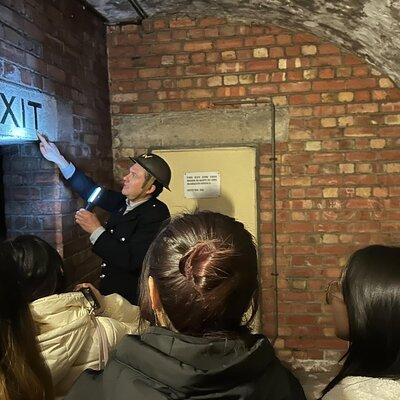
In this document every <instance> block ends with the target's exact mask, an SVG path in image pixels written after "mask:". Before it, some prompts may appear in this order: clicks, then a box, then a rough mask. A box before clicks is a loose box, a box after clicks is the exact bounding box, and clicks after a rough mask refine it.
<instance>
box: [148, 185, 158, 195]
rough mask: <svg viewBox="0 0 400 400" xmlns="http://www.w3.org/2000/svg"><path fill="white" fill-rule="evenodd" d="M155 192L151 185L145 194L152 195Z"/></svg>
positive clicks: (153, 186)
mask: <svg viewBox="0 0 400 400" xmlns="http://www.w3.org/2000/svg"><path fill="white" fill-rule="evenodd" d="M155 190H156V187H155V185H151V186H150V188H149V189H147V192H146V194H152V193H153V192H154V191H155Z"/></svg>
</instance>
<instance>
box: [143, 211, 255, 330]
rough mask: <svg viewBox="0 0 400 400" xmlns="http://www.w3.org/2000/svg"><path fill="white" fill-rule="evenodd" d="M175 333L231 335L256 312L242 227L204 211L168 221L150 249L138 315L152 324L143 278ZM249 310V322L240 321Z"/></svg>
mask: <svg viewBox="0 0 400 400" xmlns="http://www.w3.org/2000/svg"><path fill="white" fill-rule="evenodd" d="M149 276H151V277H152V278H153V279H154V282H155V285H156V288H157V290H158V293H159V297H160V301H161V303H162V307H163V310H164V312H165V314H166V316H167V317H168V319H169V320H170V322H171V325H172V326H173V327H174V328H175V329H176V330H177V331H179V332H181V333H185V334H190V335H193V336H204V335H225V336H235V335H239V334H241V333H243V332H245V331H247V327H248V326H249V324H250V322H251V320H252V318H253V317H254V314H255V312H256V309H257V305H258V302H257V299H258V279H257V253H256V249H255V245H254V242H253V238H252V236H251V234H250V233H249V232H248V231H247V230H246V229H245V228H244V226H243V224H242V223H240V222H238V221H236V220H235V219H233V218H230V217H228V216H226V215H223V214H219V213H213V212H210V211H203V212H196V213H194V214H183V215H182V216H179V217H176V218H175V219H173V220H172V221H171V222H170V223H169V225H167V226H166V227H165V228H164V229H163V230H162V231H161V232H160V233H159V235H158V236H157V238H156V239H155V240H154V242H153V243H152V245H151V246H150V248H149V250H148V252H147V255H146V258H145V260H144V264H143V272H142V277H141V291H140V292H141V298H140V305H141V314H142V317H143V318H144V319H146V320H148V321H150V322H151V323H153V324H154V323H155V320H154V314H153V311H152V309H151V304H150V299H149V290H148V278H149ZM250 307H252V317H251V318H250V319H249V321H245V322H243V316H244V314H245V313H246V311H247V310H248V309H249V308H250Z"/></svg>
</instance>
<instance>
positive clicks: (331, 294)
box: [325, 279, 343, 305]
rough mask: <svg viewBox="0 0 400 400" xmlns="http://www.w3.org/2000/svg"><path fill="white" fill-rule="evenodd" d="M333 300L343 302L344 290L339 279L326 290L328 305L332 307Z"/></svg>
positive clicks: (330, 283)
mask: <svg viewBox="0 0 400 400" xmlns="http://www.w3.org/2000/svg"><path fill="white" fill-rule="evenodd" d="M333 298H337V299H340V300H343V295H342V288H341V285H340V280H339V279H335V280H334V281H331V282H329V283H328V286H327V287H326V289H325V300H326V304H329V305H331V304H332V301H333Z"/></svg>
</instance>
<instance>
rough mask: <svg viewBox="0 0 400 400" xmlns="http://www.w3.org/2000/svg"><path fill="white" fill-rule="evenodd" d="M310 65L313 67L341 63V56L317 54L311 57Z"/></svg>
mask: <svg viewBox="0 0 400 400" xmlns="http://www.w3.org/2000/svg"><path fill="white" fill-rule="evenodd" d="M311 65H312V66H314V67H321V66H325V65H326V66H331V65H342V58H341V56H319V57H313V58H312V59H311Z"/></svg>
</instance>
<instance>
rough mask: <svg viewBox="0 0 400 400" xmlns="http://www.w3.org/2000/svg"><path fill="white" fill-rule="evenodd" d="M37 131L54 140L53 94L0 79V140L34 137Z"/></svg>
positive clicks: (55, 124) (17, 141)
mask: <svg viewBox="0 0 400 400" xmlns="http://www.w3.org/2000/svg"><path fill="white" fill-rule="evenodd" d="M36 131H40V132H42V133H44V134H45V135H47V137H48V139H50V140H54V139H55V135H56V132H57V102H56V99H55V98H54V97H51V96H49V95H47V94H44V93H42V92H39V91H37V90H33V89H28V88H25V87H23V86H19V85H16V84H13V83H9V82H6V81H1V80H0V144H12V143H21V142H26V141H34V140H37V137H36Z"/></svg>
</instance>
